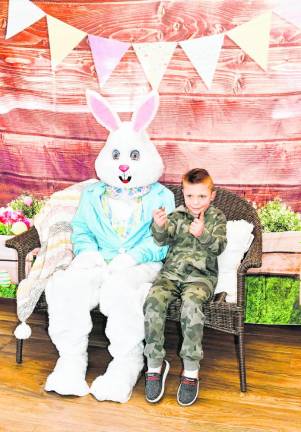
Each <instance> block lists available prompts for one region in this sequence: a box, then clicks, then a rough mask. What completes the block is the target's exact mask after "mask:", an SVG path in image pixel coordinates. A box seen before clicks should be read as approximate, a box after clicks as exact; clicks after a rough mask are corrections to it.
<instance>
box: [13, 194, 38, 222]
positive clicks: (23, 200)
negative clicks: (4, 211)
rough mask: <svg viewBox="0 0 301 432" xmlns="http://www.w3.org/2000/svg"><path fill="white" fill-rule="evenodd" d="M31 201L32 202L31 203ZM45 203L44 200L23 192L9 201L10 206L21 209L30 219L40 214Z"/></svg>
mask: <svg viewBox="0 0 301 432" xmlns="http://www.w3.org/2000/svg"><path fill="white" fill-rule="evenodd" d="M30 201H31V203H30V204H29V202H30ZM43 205H44V200H40V199H38V198H35V197H34V196H33V195H30V194H22V195H20V196H19V197H18V198H16V199H15V200H13V201H11V202H10V203H9V206H10V207H11V208H12V209H13V210H21V211H22V213H23V214H24V216H26V217H27V218H29V219H32V218H33V217H34V216H35V215H36V214H38V213H39V211H40V210H41V208H42V207H43Z"/></svg>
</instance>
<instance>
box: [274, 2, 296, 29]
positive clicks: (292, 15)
mask: <svg viewBox="0 0 301 432" xmlns="http://www.w3.org/2000/svg"><path fill="white" fill-rule="evenodd" d="M274 12H275V13H276V14H277V15H279V16H280V17H281V18H284V19H285V20H286V21H288V22H290V23H292V24H294V25H295V26H296V27H299V28H301V2H300V0H299V1H296V0H285V3H284V4H283V5H281V6H278V7H276V8H275V9H274Z"/></svg>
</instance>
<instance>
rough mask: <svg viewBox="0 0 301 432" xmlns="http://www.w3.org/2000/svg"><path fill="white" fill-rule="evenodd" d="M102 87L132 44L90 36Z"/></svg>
mask: <svg viewBox="0 0 301 432" xmlns="http://www.w3.org/2000/svg"><path fill="white" fill-rule="evenodd" d="M88 39H89V43H90V47H91V51H92V56H93V60H94V64H95V68H96V72H97V75H98V81H99V84H100V86H103V85H104V84H105V83H106V81H107V80H108V79H109V78H110V76H111V74H112V72H113V70H114V69H115V68H116V66H117V65H118V63H119V62H120V60H121V58H122V57H123V55H124V54H125V52H126V51H127V50H128V48H129V46H130V44H129V43H126V42H120V41H117V40H114V39H106V38H103V37H100V36H93V35H89V36H88Z"/></svg>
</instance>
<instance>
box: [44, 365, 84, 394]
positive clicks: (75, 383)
mask: <svg viewBox="0 0 301 432" xmlns="http://www.w3.org/2000/svg"><path fill="white" fill-rule="evenodd" d="M86 367H87V366H86V361H85V360H82V359H81V358H79V359H77V358H75V359H68V360H66V359H62V358H61V357H60V358H59V359H58V361H57V363H56V366H55V368H54V370H53V372H52V373H51V374H50V375H49V376H48V378H47V380H46V384H45V387H44V389H45V390H46V391H54V392H56V393H59V394H61V395H64V396H67V395H73V396H86V395H87V394H89V392H90V389H89V386H88V384H87V382H86V380H85V374H86Z"/></svg>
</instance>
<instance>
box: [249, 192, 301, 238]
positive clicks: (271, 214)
mask: <svg viewBox="0 0 301 432" xmlns="http://www.w3.org/2000/svg"><path fill="white" fill-rule="evenodd" d="M257 212H258V216H259V219H260V222H261V225H262V228H263V231H264V232H282V231H301V215H300V213H297V212H294V211H293V210H292V209H291V208H290V207H288V206H287V205H286V204H285V203H284V202H283V201H282V200H281V199H280V198H274V199H273V200H272V201H268V202H267V203H266V204H265V205H264V206H262V207H260V208H258V209H257Z"/></svg>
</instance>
